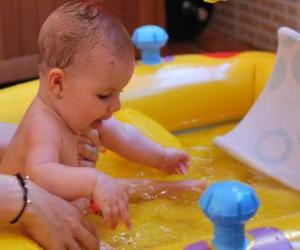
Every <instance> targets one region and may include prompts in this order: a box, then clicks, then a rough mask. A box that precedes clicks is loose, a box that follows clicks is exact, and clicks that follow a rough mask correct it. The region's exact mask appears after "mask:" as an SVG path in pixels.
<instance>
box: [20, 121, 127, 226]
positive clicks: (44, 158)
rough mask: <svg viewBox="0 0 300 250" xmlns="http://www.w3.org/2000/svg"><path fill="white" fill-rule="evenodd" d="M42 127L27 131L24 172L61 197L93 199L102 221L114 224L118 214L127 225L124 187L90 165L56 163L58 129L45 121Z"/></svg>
mask: <svg viewBox="0 0 300 250" xmlns="http://www.w3.org/2000/svg"><path fill="white" fill-rule="evenodd" d="M42 129H43V131H41V128H38V126H36V128H34V127H32V129H31V132H33V131H34V133H30V134H28V136H27V141H28V143H27V150H26V151H27V152H26V161H25V172H26V174H27V175H29V176H30V178H31V179H32V180H33V181H34V182H36V183H37V184H39V185H40V186H42V187H43V188H45V189H47V190H48V191H50V192H52V193H54V194H56V195H58V196H60V197H62V198H64V199H67V200H74V199H78V198H81V197H89V198H93V199H94V200H95V202H96V203H97V205H98V206H99V207H101V210H102V213H103V216H104V221H111V222H112V225H115V224H116V221H117V219H118V218H119V217H121V218H122V219H123V221H124V222H125V224H126V225H127V226H128V227H130V218H129V214H128V207H127V206H128V200H127V193H126V190H124V188H122V187H121V185H119V184H117V182H116V181H115V180H114V179H112V178H111V177H109V176H107V175H104V174H101V173H100V172H98V171H97V170H96V169H94V168H82V167H71V166H66V165H63V164H60V163H59V160H60V159H59V158H60V157H59V152H60V150H59V149H60V148H61V144H62V141H61V139H60V138H62V137H61V134H60V133H61V132H60V129H59V128H57V127H55V126H51V125H49V124H43V128H42ZM49 135H51V136H49Z"/></svg>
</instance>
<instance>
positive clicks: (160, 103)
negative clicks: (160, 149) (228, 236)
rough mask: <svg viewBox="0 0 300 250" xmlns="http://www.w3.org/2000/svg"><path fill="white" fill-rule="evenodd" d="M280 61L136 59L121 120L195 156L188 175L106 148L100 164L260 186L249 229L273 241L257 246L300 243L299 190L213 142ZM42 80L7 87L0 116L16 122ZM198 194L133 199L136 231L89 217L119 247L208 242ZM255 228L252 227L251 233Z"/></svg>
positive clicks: (9, 234) (120, 170) (8, 231)
mask: <svg viewBox="0 0 300 250" xmlns="http://www.w3.org/2000/svg"><path fill="white" fill-rule="evenodd" d="M274 62H275V55H274V54H272V53H268V52H242V53H212V54H201V55H178V56H171V57H165V58H163V61H162V62H161V63H160V64H157V65H151V66H147V65H144V64H142V63H141V62H137V65H136V71H135V74H134V76H133V78H132V79H131V81H130V83H129V85H128V87H126V89H125V91H124V94H123V96H122V103H123V110H121V111H120V112H119V113H118V114H117V117H118V119H120V120H122V121H126V122H129V123H132V124H133V125H135V126H137V127H138V128H139V129H141V130H142V131H143V132H144V133H145V134H146V135H148V136H150V137H151V138H152V139H154V140H157V141H158V142H159V143H162V144H164V145H169V146H175V147H182V148H184V149H185V150H186V151H187V152H188V153H189V154H190V155H191V167H190V169H189V171H188V173H187V174H186V175H184V176H167V175H165V174H162V173H159V172H157V171H155V170H152V169H149V168H147V167H145V166H141V165H137V164H132V163H130V162H128V161H126V160H125V159H123V158H121V157H119V156H117V155H114V154H113V153H112V152H106V153H105V154H104V155H102V156H101V157H100V160H99V162H98V164H97V167H98V168H99V169H101V170H102V171H104V172H106V173H108V174H110V175H112V176H118V177H134V178H145V177H149V178H156V179H163V180H169V181H173V180H179V179H190V178H203V177H204V178H206V179H207V180H209V181H210V182H216V181H224V180H238V181H241V182H244V183H247V184H249V185H250V186H251V187H252V188H253V189H254V190H255V191H256V193H257V196H258V197H259V199H260V203H261V206H260V208H259V210H258V212H257V214H256V215H255V217H254V218H253V219H252V220H250V222H249V223H248V224H247V225H246V228H247V229H252V230H253V229H257V228H259V229H265V231H264V232H260V233H261V234H263V233H265V234H269V236H270V237H269V238H271V241H272V244H273V245H271V247H270V246H269V248H253V249H280V250H285V249H300V248H299V244H300V199H299V198H300V195H299V193H297V192H296V191H294V190H292V189H289V188H288V187H286V186H283V185H282V184H280V183H279V182H277V181H275V180H273V179H271V178H269V177H267V176H265V175H263V174H261V173H259V172H256V171H254V170H252V169H250V168H249V167H247V166H246V165H243V164H242V163H240V162H238V161H236V160H235V159H233V158H232V157H230V156H229V155H228V154H227V153H225V152H224V151H222V150H221V149H219V148H217V147H216V146H214V145H213V140H214V138H215V137H216V136H220V135H223V134H226V133H227V132H229V131H230V130H232V129H233V128H234V127H235V126H236V124H237V123H238V122H239V120H240V119H242V118H243V116H244V115H245V114H246V113H247V112H248V110H249V109H250V108H251V106H252V105H253V103H254V102H255V100H256V98H257V97H258V95H259V93H260V92H261V90H262V89H263V87H264V85H265V83H266V82H267V81H268V78H269V75H270V73H271V71H272V69H273V66H274ZM37 86H38V81H37V80H36V81H31V82H26V83H22V84H20V85H17V86H13V87H9V88H5V89H2V90H1V91H0V105H1V107H2V108H1V109H0V121H1V122H8V123H18V122H19V121H20V119H21V117H22V115H23V114H24V112H25V110H26V108H27V107H28V105H29V103H30V101H31V100H32V98H33V97H34V95H35V93H36V91H37ZM3 107H4V108H3ZM150 117H151V118H150ZM124 169H126V171H125V170H124ZM197 198H198V197H195V196H194V195H187V196H182V197H174V199H173V200H167V199H162V198H159V199H153V200H149V201H144V202H139V203H133V204H131V205H130V213H131V215H132V222H133V229H132V230H131V231H127V230H126V228H125V227H124V226H122V225H120V226H119V227H118V228H117V230H115V231H112V230H110V228H108V227H107V226H105V225H103V224H102V222H101V218H100V217H98V216H96V215H91V216H90V217H91V218H90V219H91V220H93V221H94V222H95V223H96V225H97V228H98V233H99V235H100V237H101V239H102V240H103V241H105V242H106V243H107V244H109V245H110V246H111V247H112V248H114V249H170V250H171V249H172V250H173V249H184V248H186V249H208V248H205V247H206V246H205V245H206V244H210V243H209V242H210V241H211V239H212V237H213V227H212V224H211V223H210V221H209V220H208V219H207V218H206V217H205V215H204V213H203V212H202V211H201V210H200V208H199V206H198V203H197ZM270 228H271V229H270ZM267 229H269V231H268V230H267ZM0 233H1V237H0V246H1V247H0V248H1V249H5V250H15V249H22V250H31V249H32V250H33V249H39V247H38V246H37V245H36V244H35V243H34V242H32V241H31V240H30V239H28V238H26V237H25V236H24V235H22V234H21V233H20V232H19V231H18V228H15V227H11V226H2V227H0ZM257 234H258V233H257V232H256V234H255V233H252V234H250V236H249V237H250V239H255V238H256V237H257ZM251 237H252V238H251ZM298 241H299V243H297V242H298ZM291 242H292V243H291ZM283 243H286V244H283ZM280 244H282V245H280ZM272 246H273V248H272ZM278 246H282V247H281V248H278Z"/></svg>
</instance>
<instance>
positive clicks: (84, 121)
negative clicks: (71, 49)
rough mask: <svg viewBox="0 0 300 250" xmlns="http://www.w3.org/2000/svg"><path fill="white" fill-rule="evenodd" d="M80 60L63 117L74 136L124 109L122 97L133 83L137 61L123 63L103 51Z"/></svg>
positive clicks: (68, 90)
mask: <svg viewBox="0 0 300 250" xmlns="http://www.w3.org/2000/svg"><path fill="white" fill-rule="evenodd" d="M78 59H80V57H78V58H77V61H76V62H75V65H74V67H73V68H72V69H73V70H72V72H70V84H68V89H66V91H65V94H64V101H65V105H66V109H65V110H66V111H67V110H68V112H66V113H65V114H64V117H65V118H66V121H67V123H68V125H69V126H70V127H71V129H72V130H73V131H75V132H82V131H85V130H87V129H89V128H91V127H95V126H96V124H99V123H101V121H102V120H106V119H109V118H110V117H111V116H112V114H113V113H114V112H116V111H118V110H119V109H120V107H121V104H120V93H121V92H122V90H123V88H124V87H125V86H126V85H127V83H128V81H129V80H130V78H131V76H132V73H133V69H134V63H135V61H134V58H133V57H132V56H129V55H128V56H125V57H124V58H123V59H120V58H118V57H116V56H114V55H113V54H111V53H110V51H109V50H107V49H103V48H98V47H97V48H94V49H93V50H92V51H91V53H90V54H89V56H88V57H87V58H85V59H84V60H82V61H79V60H78Z"/></svg>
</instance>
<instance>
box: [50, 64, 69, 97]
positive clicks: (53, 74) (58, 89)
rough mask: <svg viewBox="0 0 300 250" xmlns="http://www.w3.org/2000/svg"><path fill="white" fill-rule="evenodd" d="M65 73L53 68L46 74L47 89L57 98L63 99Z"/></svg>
mask: <svg viewBox="0 0 300 250" xmlns="http://www.w3.org/2000/svg"><path fill="white" fill-rule="evenodd" d="M65 81H66V77H65V72H64V71H63V70H61V69H59V68H53V69H51V70H50V71H49V72H48V79H47V88H48V90H49V91H50V92H51V93H52V94H53V95H54V96H55V97H56V98H57V99H62V98H63V92H64V89H65Z"/></svg>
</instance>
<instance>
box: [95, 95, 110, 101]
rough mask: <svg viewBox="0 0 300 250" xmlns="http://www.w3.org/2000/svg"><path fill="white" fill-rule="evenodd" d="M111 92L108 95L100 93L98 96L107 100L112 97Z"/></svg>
mask: <svg viewBox="0 0 300 250" xmlns="http://www.w3.org/2000/svg"><path fill="white" fill-rule="evenodd" d="M110 95H111V94H108V95H98V98H99V99H101V100H105V99H108V98H109V97H110Z"/></svg>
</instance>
